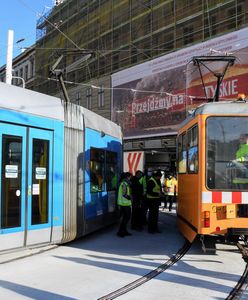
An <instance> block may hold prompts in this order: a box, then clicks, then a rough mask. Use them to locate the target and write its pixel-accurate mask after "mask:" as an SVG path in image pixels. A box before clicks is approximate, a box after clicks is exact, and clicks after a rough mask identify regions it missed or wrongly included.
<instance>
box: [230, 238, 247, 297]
mask: <svg viewBox="0 0 248 300" xmlns="http://www.w3.org/2000/svg"><path fill="white" fill-rule="evenodd" d="M244 242H245V243H244V245H242V244H240V243H239V242H237V243H236V246H237V247H238V249H239V250H240V252H241V254H242V258H243V259H244V261H245V262H246V266H245V270H244V272H243V274H242V276H241V277H240V279H239V281H238V282H237V284H236V286H235V287H234V288H233V289H232V291H231V292H230V294H229V295H228V297H227V298H226V300H239V299H241V297H242V295H243V293H244V292H245V291H246V290H247V288H248V249H247V241H244Z"/></svg>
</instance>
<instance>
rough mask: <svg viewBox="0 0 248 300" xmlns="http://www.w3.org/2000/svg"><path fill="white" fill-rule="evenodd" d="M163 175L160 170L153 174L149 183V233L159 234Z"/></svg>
mask: <svg viewBox="0 0 248 300" xmlns="http://www.w3.org/2000/svg"><path fill="white" fill-rule="evenodd" d="M161 176H162V173H161V171H160V170H158V171H156V172H154V173H153V175H152V177H151V178H150V179H149V180H148V183H147V202H148V207H149V215H148V232H149V233H157V232H158V233H159V232H160V231H159V229H158V214H159V205H160V203H161V196H162V188H161V182H160V178H161Z"/></svg>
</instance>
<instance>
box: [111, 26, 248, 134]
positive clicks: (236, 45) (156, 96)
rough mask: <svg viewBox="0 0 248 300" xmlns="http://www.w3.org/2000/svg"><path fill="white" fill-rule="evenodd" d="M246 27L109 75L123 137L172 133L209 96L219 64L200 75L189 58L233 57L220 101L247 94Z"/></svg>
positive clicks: (214, 88)
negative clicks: (189, 111) (207, 56)
mask: <svg viewBox="0 0 248 300" xmlns="http://www.w3.org/2000/svg"><path fill="white" fill-rule="evenodd" d="M247 36H248V28H244V29H242V30H239V31H235V32H232V33H229V34H226V35H223V36H221V37H218V38H215V39H212V40H209V41H206V42H203V43H200V44H197V45H194V46H191V47H187V48H185V49H181V50H179V51H176V52H173V53H170V54H167V55H164V56H162V57H159V58H156V59H153V60H151V61H149V62H145V63H143V64H140V65H137V66H134V67H131V68H129V69H125V70H122V71H120V72H118V73H115V74H113V75H112V89H113V93H112V120H113V121H114V122H117V123H118V124H120V125H121V126H122V129H123V134H124V137H125V138H129V137H130V138H132V137H142V136H154V135H166V134H172V133H176V132H177V130H178V126H179V124H180V123H181V122H182V121H183V120H184V119H185V117H186V116H187V112H188V110H189V109H191V108H192V107H194V106H197V105H199V104H200V103H202V102H206V101H208V99H207V98H211V97H213V96H214V94H215V90H216V83H217V81H216V76H215V75H214V74H217V73H218V71H219V69H220V68H222V66H219V64H218V63H216V64H215V65H214V66H212V71H213V72H210V71H209V70H207V69H206V70H205V71H204V73H203V79H204V81H205V90H204V89H203V85H202V80H201V74H200V73H199V70H197V69H196V66H193V65H192V58H193V57H195V56H205V55H214V56H218V55H219V56H224V55H233V56H235V57H236V59H235V63H234V65H233V66H231V67H230V68H228V71H227V73H226V76H225V77H224V80H223V82H222V83H221V86H220V100H221V101H222V100H234V99H237V97H238V94H239V93H245V94H248V85H246V84H245V82H247V80H248V68H247V65H248V39H247Z"/></svg>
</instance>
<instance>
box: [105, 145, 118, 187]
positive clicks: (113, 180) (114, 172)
mask: <svg viewBox="0 0 248 300" xmlns="http://www.w3.org/2000/svg"><path fill="white" fill-rule="evenodd" d="M117 183H118V168H117V153H116V152H112V151H106V188H107V191H112V190H116V189H117Z"/></svg>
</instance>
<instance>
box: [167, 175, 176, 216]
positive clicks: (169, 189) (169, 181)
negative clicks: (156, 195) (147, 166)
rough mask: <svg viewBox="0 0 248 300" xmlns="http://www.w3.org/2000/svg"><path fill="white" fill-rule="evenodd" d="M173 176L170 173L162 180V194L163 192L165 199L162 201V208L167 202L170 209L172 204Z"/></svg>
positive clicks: (173, 192) (173, 193)
mask: <svg viewBox="0 0 248 300" xmlns="http://www.w3.org/2000/svg"><path fill="white" fill-rule="evenodd" d="M175 184H176V182H175V178H174V177H173V176H172V175H169V176H168V177H166V178H165V181H164V194H165V201H164V209H166V208H167V203H168V202H169V211H171V210H172V204H173V201H174V198H175Z"/></svg>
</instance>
